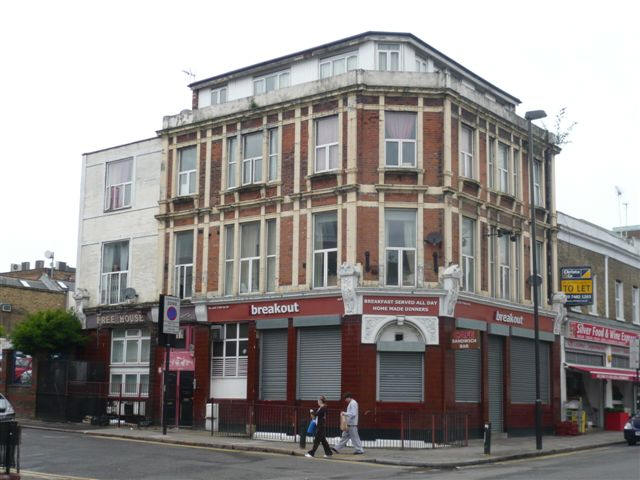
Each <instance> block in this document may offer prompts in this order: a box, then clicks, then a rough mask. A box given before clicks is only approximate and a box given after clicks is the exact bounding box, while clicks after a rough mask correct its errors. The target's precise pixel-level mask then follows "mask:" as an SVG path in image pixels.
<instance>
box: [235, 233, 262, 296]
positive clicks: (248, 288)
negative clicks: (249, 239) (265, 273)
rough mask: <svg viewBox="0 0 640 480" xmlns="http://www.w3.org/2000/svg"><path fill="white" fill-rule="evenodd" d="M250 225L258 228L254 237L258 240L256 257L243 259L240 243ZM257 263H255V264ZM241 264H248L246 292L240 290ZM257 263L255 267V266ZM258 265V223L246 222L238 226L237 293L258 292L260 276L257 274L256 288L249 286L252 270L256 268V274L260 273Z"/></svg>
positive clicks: (259, 260) (241, 278)
mask: <svg viewBox="0 0 640 480" xmlns="http://www.w3.org/2000/svg"><path fill="white" fill-rule="evenodd" d="M251 225H257V227H258V235H257V236H256V238H257V239H258V245H257V247H258V248H256V251H257V255H253V256H250V257H243V256H242V243H243V241H244V229H245V228H247V227H249V226H251ZM256 261H257V262H256ZM243 263H248V264H249V267H248V268H247V275H248V278H247V283H246V291H243V290H242V280H243V277H242V265H243ZM256 263H257V266H256ZM260 264H261V258H260V222H246V223H241V224H240V268H239V274H238V292H239V293H241V294H250V293H256V292H259V291H260V274H259V273H258V285H256V288H255V289H254V288H253V285H252V284H251V280H252V279H253V269H254V268H258V272H260Z"/></svg>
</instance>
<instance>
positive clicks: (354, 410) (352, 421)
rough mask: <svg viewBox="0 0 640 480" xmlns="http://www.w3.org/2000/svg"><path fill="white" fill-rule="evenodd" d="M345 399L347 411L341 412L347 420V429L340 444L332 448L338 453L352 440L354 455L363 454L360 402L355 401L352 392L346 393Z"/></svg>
mask: <svg viewBox="0 0 640 480" xmlns="http://www.w3.org/2000/svg"><path fill="white" fill-rule="evenodd" d="M344 400H345V402H347V411H346V412H340V415H342V416H343V417H344V418H345V419H346V422H347V429H346V430H345V431H344V432H342V438H341V439H340V442H339V443H338V445H336V446H335V448H333V449H332V450H333V451H334V452H336V453H340V450H342V449H343V448H344V447H346V446H347V442H348V441H349V440H351V444H352V445H353V448H354V450H355V452H353V454H354V455H362V454H363V453H364V450H363V449H362V442H360V436H359V435H358V402H356V401H355V399H354V398H353V396H352V395H351V394H350V393H345V394H344Z"/></svg>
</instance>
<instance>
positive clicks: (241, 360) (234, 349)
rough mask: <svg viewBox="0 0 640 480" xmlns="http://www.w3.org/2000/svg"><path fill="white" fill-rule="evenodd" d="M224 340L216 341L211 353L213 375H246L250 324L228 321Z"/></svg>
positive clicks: (225, 326)
mask: <svg viewBox="0 0 640 480" xmlns="http://www.w3.org/2000/svg"><path fill="white" fill-rule="evenodd" d="M224 329H225V332H224V340H223V341H220V342H214V343H213V345H212V354H211V376H212V377H217V378H219V377H246V376H247V365H248V351H249V325H248V324H247V323H227V324H226V325H224Z"/></svg>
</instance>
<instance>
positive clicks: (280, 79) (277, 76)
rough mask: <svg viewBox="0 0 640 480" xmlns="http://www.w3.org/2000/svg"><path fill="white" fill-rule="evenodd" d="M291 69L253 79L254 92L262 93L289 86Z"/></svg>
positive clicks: (255, 93) (256, 93)
mask: <svg viewBox="0 0 640 480" xmlns="http://www.w3.org/2000/svg"><path fill="white" fill-rule="evenodd" d="M289 76H290V74H289V71H288V70H287V71H284V72H277V73H270V74H269V75H266V76H264V77H261V78H254V79H253V94H254V95H260V94H262V93H267V92H271V91H273V90H279V89H281V88H285V87H288V86H289V84H290V79H289Z"/></svg>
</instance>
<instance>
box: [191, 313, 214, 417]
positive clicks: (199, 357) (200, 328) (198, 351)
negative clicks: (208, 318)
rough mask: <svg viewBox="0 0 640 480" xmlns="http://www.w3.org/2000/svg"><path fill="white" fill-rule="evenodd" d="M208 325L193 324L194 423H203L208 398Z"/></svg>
mask: <svg viewBox="0 0 640 480" xmlns="http://www.w3.org/2000/svg"><path fill="white" fill-rule="evenodd" d="M210 344H211V342H210V340H209V326H208V325H194V326H193V346H194V357H195V372H194V378H195V381H196V389H195V390H194V392H193V420H194V424H195V425H204V420H205V414H206V403H207V401H208V400H209V387H210V385H209V382H210V380H209V379H210V373H209V365H210V360H209V359H210V355H211V354H210V350H209V346H210Z"/></svg>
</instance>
